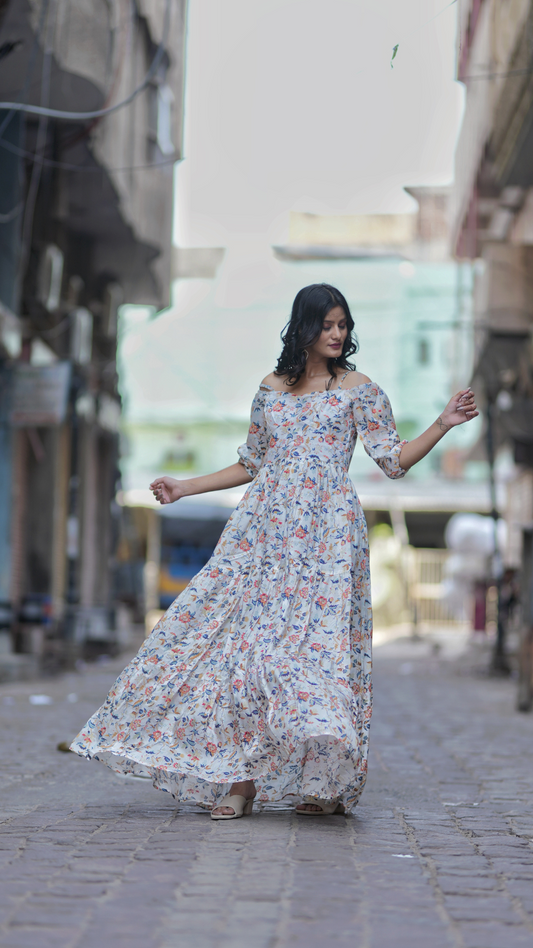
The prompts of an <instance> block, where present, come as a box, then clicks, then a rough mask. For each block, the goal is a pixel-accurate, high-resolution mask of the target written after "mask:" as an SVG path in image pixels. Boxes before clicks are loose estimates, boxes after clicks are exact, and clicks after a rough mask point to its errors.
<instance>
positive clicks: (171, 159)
mask: <svg viewBox="0 0 533 948" xmlns="http://www.w3.org/2000/svg"><path fill="white" fill-rule="evenodd" d="M0 148H5V149H6V151H10V152H11V153H12V154H13V155H17V156H18V157H19V158H26V159H27V160H28V161H36V160H37V158H36V155H35V153H34V152H31V151H26V150H25V149H24V148H18V146H17V145H13V144H12V143H11V142H5V141H2V140H1V139H0ZM39 160H41V159H39ZM177 161H183V158H182V157H181V155H179V154H178V152H176V153H175V154H174V155H167V157H166V158H161V159H160V160H159V161H151V162H148V163H147V164H144V165H124V166H122V167H117V168H112V167H111V168H108V167H107V165H106V166H105V168H103V167H102V166H100V165H98V166H93V167H89V166H88V165H75V164H72V163H70V162H68V161H59V160H56V159H54V158H43V159H42V164H43V165H45V167H49V168H62V169H63V170H64V171H80V172H84V173H87V174H98V173H100V174H101V173H102V171H103V170H105V171H106V172H117V173H118V172H119V171H141V170H143V169H144V168H161V167H163V166H164V165H171V164H175V163H176V162H177Z"/></svg>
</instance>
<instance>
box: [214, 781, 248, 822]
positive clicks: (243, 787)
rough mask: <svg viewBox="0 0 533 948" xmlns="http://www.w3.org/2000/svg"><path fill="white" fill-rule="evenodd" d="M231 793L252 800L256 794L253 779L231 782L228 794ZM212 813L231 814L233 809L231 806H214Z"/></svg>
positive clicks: (233, 811)
mask: <svg viewBox="0 0 533 948" xmlns="http://www.w3.org/2000/svg"><path fill="white" fill-rule="evenodd" d="M232 794H235V795H238V796H240V797H245V798H246V799H247V800H253V798H254V797H255V794H256V789H255V784H254V782H253V780H241V781H240V782H239V783H232V785H231V787H230V791H229V796H231V795H232ZM212 812H213V813H219V814H220V815H221V816H233V814H234V813H235V810H234V809H233V807H232V806H216V807H215V808H214V810H212Z"/></svg>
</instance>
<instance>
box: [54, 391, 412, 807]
mask: <svg viewBox="0 0 533 948" xmlns="http://www.w3.org/2000/svg"><path fill="white" fill-rule="evenodd" d="M357 435H359V437H360V439H361V441H362V442H363V445H364V447H365V449H366V451H367V453H368V454H369V455H370V456H371V457H372V458H373V459H374V460H375V461H376V462H377V464H378V465H379V466H380V468H381V469H382V470H383V471H384V472H385V473H386V474H387V475H388V476H389V477H392V478H396V477H402V476H403V474H404V473H405V471H403V470H402V468H401V467H400V464H399V455H400V450H401V446H402V443H403V442H400V440H399V438H398V434H397V432H396V427H395V424H394V419H393V416H392V412H391V408H390V403H389V401H388V399H387V396H386V395H385V393H384V392H383V391H382V390H381V389H380V388H379V387H378V386H377V385H376V384H374V383H373V382H367V383H364V384H363V385H359V386H358V387H357V388H352V389H342V388H340V387H339V388H336V389H335V390H333V391H317V392H312V393H311V394H306V395H293V394H290V393H288V392H282V393H280V392H277V391H275V390H273V389H272V388H270V387H268V386H266V385H261V387H260V389H259V391H258V392H257V394H256V396H255V398H254V401H253V405H252V412H251V424H250V430H249V434H248V440H247V442H246V444H245V445H243V446H242V447H241V448H239V455H240V459H241V462H242V463H243V464H244V467H245V468H246V470H247V471H248V472H249V474H250V475H251V476H252V478H253V480H252V482H251V484H250V486H249V487H248V488H247V490H246V493H245V495H244V497H243V498H242V500H241V502H240V503H239V505H238V507H237V508H236V509H235V511H234V512H233V514H232V515H231V517H230V518H229V520H228V523H227V525H226V527H225V529H224V532H223V533H222V536H221V538H220V540H219V542H218V544H217V547H216V549H215V550H214V553H213V555H212V557H211V559H210V560H209V562H208V563H207V564H206V565H205V566H204V567H203V568H202V569H201V570H200V572H199V573H198V574H197V575H196V576H195V577H194V579H192V580H191V582H190V584H189V585H188V587H187V588H186V589H185V590H184V591H183V592H182V593H181V594H180V595H179V596H178V598H177V599H176V600H175V601H174V602H173V603H172V605H171V606H170V608H169V609H168V611H167V612H166V614H165V615H164V616H163V617H162V619H161V620H160V622H159V623H158V625H157V626H156V627H155V629H154V630H153V632H152V633H151V635H150V636H149V637H148V638H147V639H146V641H145V643H144V645H143V646H142V647H141V649H140V651H139V652H138V654H137V656H136V657H135V658H134V659H133V661H132V662H131V663H130V664H129V665H128V666H127V667H126V668H125V669H124V671H123V672H122V674H121V675H120V677H119V678H118V679H117V681H116V682H115V684H114V685H113V688H112V689H111V691H110V693H109V695H108V697H107V700H106V702H105V704H103V705H102V707H101V708H100V709H99V710H98V711H97V712H96V714H94V716H93V717H92V718H91V719H90V720H89V721H88V723H87V724H86V725H85V727H84V728H83V730H82V731H81V732H80V734H79V735H78V736H77V737H76V739H75V740H74V742H73V744H72V746H71V750H73V751H75V752H77V753H78V754H80V755H82V756H85V757H93V758H95V759H97V760H101V761H104V762H105V763H106V764H108V765H109V766H110V767H112V768H113V769H114V770H115V771H118V772H120V773H134V774H139V775H140V774H142V775H149V776H150V777H151V778H152V780H153V784H154V786H155V787H157V788H158V789H161V790H167V791H169V792H170V793H172V794H173V796H174V797H175V798H176V799H178V800H181V801H194V802H196V803H199V804H201V805H203V806H214V805H216V803H217V802H218V801H219V800H220V799H221V798H222V797H223V796H224V795H225V794H226V793H227V792H228V790H229V786H230V785H231V783H232V782H234V781H236V780H244V779H251V780H254V781H255V782H256V787H257V791H258V797H257V799H258V800H262V801H265V802H266V801H279V800H282V799H284V798H286V797H289V796H290V795H293V798H294V799H296V800H298V799H301V798H302V797H303V796H304V795H312V796H315V797H319V798H323V799H333V798H339V799H340V800H341V801H342V802H343V803H344V805H345V807H346V809H347V811H348V812H349V811H350V810H352V809H353V807H354V806H355V804H356V803H357V801H358V799H359V797H360V795H361V792H362V790H363V786H364V783H365V779H366V770H367V754H368V732H369V725H370V715H371V636H372V611H371V603H370V577H369V567H368V541H367V533H366V524H365V519H364V515H363V512H362V510H361V506H360V504H359V499H358V497H357V494H356V493H355V490H354V487H353V484H352V482H351V479H350V478H349V476H348V467H349V464H350V460H351V457H352V454H353V451H354V447H355V442H356V438H357Z"/></svg>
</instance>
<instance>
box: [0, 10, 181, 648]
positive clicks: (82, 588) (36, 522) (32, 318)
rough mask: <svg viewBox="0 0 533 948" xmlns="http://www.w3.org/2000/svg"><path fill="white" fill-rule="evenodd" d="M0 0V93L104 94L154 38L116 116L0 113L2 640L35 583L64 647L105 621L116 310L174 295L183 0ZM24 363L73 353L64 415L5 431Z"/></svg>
mask: <svg viewBox="0 0 533 948" xmlns="http://www.w3.org/2000/svg"><path fill="white" fill-rule="evenodd" d="M167 9H170V12H171V16H170V21H169V22H168V23H167V22H166V20H165V11H166V10H167ZM43 11H45V13H46V16H45V18H44V19H43ZM2 12H3V18H2V19H1V21H0V44H2V43H4V42H9V41H12V40H15V39H17V40H22V43H21V44H20V45H18V46H17V47H16V48H15V49H14V50H13V51H12V52H11V53H10V54H9V55H7V56H5V57H3V58H2V59H1V60H0V101H13V100H15V99H17V98H18V99H19V100H20V101H23V102H26V103H31V102H33V103H37V104H44V105H47V104H48V106H50V107H52V108H53V109H61V110H66V111H69V112H72V111H73V112H76V113H78V112H79V113H85V112H87V111H91V110H98V109H102V108H107V107H108V106H111V105H114V104H116V103H120V102H122V101H123V100H125V99H126V98H127V97H128V96H129V95H130V94H131V93H132V91H133V90H134V89H135V88H136V87H137V86H139V84H141V83H142V82H143V80H144V78H145V76H146V74H147V72H148V70H149V68H150V66H151V64H152V62H153V60H154V56H155V55H156V52H157V50H158V46H159V44H160V43H161V42H163V44H164V48H163V55H162V58H161V61H160V65H159V67H158V70H157V72H156V73H154V75H153V77H152V79H151V81H150V84H149V85H148V87H147V88H146V89H144V91H142V92H140V94H138V95H136V96H135V98H134V99H133V101H132V102H131V103H130V104H128V105H125V106H121V107H120V108H119V109H118V110H117V111H115V112H113V113H112V114H109V115H106V116H104V117H99V118H95V119H85V118H84V117H83V116H81V117H78V118H76V119H75V120H72V121H71V120H69V121H60V120H57V119H56V118H55V117H54V116H49V117H47V118H45V119H43V118H40V119H39V118H37V117H35V116H33V115H31V114H29V113H28V114H26V115H25V116H24V118H22V119H21V118H20V116H19V115H18V113H16V114H15V115H14V117H13V116H11V115H9V114H8V113H6V112H4V113H0V126H1V125H2V123H5V128H4V131H3V132H0V172H2V173H0V215H4V216H6V213H7V212H8V211H9V210H10V208H12V207H13V200H18V198H20V200H19V204H20V207H17V208H15V210H16V213H14V215H13V216H12V217H10V219H9V221H7V220H3V219H2V217H0V395H1V397H0V441H1V443H2V447H5V449H6V450H5V452H4V453H3V455H2V460H1V461H0V483H1V484H2V486H4V487H5V490H3V491H2V495H1V496H0V526H1V527H5V531H3V535H2V540H1V541H0V573H1V580H0V600H7V601H8V602H10V603H11V605H12V606H13V608H14V611H15V623H14V626H13V629H12V631H13V636H14V637H13V642H14V643H15V645H16V647H17V648H19V649H20V648H22V649H25V648H26V647H27V643H28V642H29V641H30V640H31V636H29V637H28V636H26V635H25V634H22V633H23V631H24V630H22V631H21V622H22V621H23V614H24V611H25V610H26V612H27V606H28V603H29V602H30V601H32V600H34V599H35V598H36V597H41V600H42V601H43V602H44V601H46V603H47V606H46V608H47V609H48V613H49V615H48V619H49V620H50V623H49V625H50V629H49V631H50V634H51V635H52V637H53V636H55V637H56V640H57V641H59V642H63V644H64V647H65V648H64V651H65V653H66V651H68V652H69V655H70V657H72V656H73V655H74V652H75V650H76V648H80V647H82V646H83V641H84V636H86V635H89V636H90V635H92V634H93V633H92V632H91V629H93V632H94V630H95V629H96V627H97V626H98V628H99V629H100V631H99V632H98V630H97V632H95V633H94V634H98V635H104V637H105V635H111V634H112V621H113V620H112V612H113V606H114V600H113V596H114V592H113V589H114V586H113V570H114V547H115V544H116V536H117V532H118V531H117V526H116V517H117V509H118V508H117V507H116V505H114V495H115V491H116V486H117V477H118V422H119V417H120V411H121V400H120V395H119V392H118V388H117V378H118V377H117V371H116V346H117V311H118V307H119V306H120V304H121V303H123V302H129V303H149V304H151V305H154V306H156V307H163V306H165V305H168V303H169V293H170V283H171V270H170V260H171V224H172V204H173V201H172V198H173V165H174V163H175V161H176V160H178V159H179V158H180V157H181V147H182V125H183V89H184V70H185V27H186V24H185V15H186V0H170V4H168V3H167V0H142V2H141V0H138V2H137V0H136V2H134V0H124V2H121V3H116V4H109V3H107V2H104V0H95V2H94V3H87V2H86V0H71V2H68V3H63V2H60V3H54V2H51V3H50V4H48V5H43V4H42V3H41V2H40V0H8V2H7V3H5V4H4V5H3V9H2ZM47 73H48V74H49V77H50V88H49V94H47V93H46V84H45V85H44V86H43V85H42V79H43V76H46V75H47ZM3 141H4V142H5V145H7V146H8V148H10V149H11V150H8V148H6V147H5V146H3ZM13 148H15V153H14V152H13ZM17 149H18V151H17ZM34 154H38V155H39V156H40V157H41V158H42V159H43V161H42V164H41V163H40V162H34V161H33V160H32V156H33V155H34ZM15 185H16V187H15ZM17 187H18V189H19V194H17V193H16V191H17ZM22 238H23V239H22ZM54 274H55V275H54ZM21 361H22V362H30V363H33V364H35V365H37V364H44V363H48V364H53V363H55V362H58V361H63V362H65V361H66V362H68V363H69V364H70V365H71V368H72V373H71V379H72V381H71V387H70V391H69V393H68V404H67V410H66V415H65V417H64V419H63V420H62V421H60V422H58V423H56V424H55V425H51V426H48V427H43V426H40V425H39V424H38V423H36V424H35V425H34V426H32V425H31V424H29V426H27V427H23V428H21V429H19V430H17V431H15V432H13V430H12V428H11V423H10V407H11V401H12V388H10V386H12V378H13V373H14V372H15V371H17V365H18V363H19V362H21ZM36 407H37V406H36ZM106 623H107V628H106ZM93 627H94V628H93ZM102 630H103V631H102ZM93 637H94V635H93ZM69 643H70V644H69ZM67 646H68V648H67ZM108 650H109V649H108ZM60 651H61V649H60V650H59V652H60ZM56 654H58V652H57V649H56Z"/></svg>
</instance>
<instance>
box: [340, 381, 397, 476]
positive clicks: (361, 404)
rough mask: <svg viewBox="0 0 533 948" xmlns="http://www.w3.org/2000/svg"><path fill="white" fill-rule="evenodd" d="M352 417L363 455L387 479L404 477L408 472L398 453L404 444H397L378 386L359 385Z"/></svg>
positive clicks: (372, 384)
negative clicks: (401, 464) (368, 457)
mask: <svg viewBox="0 0 533 948" xmlns="http://www.w3.org/2000/svg"><path fill="white" fill-rule="evenodd" d="M353 414H354V420H355V424H356V427H357V434H358V435H359V437H360V438H361V441H362V442H363V447H364V449H365V451H366V453H367V454H368V455H369V456H370V457H371V458H372V460H373V461H375V462H376V464H377V465H378V466H379V467H380V468H381V470H382V471H383V472H384V474H386V475H387V477H391V478H396V477H403V476H404V475H405V474H406V473H407V472H406V471H404V469H403V468H402V467H400V451H401V450H402V446H403V445H404V444H407V441H400V439H399V437H398V432H397V431H396V424H395V421H394V416H393V414H392V408H391V405H390V402H389V399H388V398H387V396H386V395H385V392H384V391H383V390H382V389H381V388H380V387H379V385H375V384H374V383H373V382H371V383H366V384H365V385H361V386H359V388H358V389H357V390H356V393H355V397H354V403H353Z"/></svg>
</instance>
